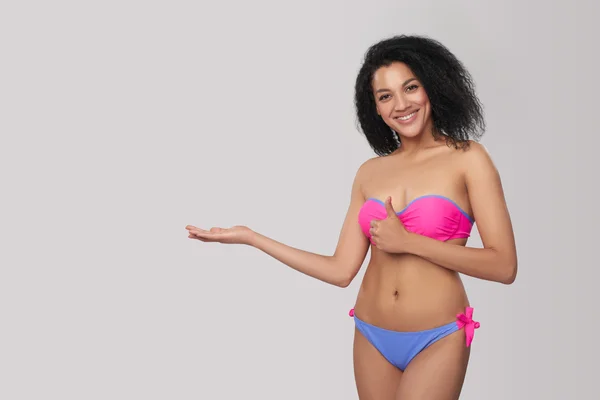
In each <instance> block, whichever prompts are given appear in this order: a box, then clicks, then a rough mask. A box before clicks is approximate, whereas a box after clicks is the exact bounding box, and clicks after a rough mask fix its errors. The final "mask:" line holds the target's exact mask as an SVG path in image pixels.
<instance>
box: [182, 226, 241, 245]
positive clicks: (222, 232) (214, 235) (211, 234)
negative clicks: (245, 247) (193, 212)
mask: <svg viewBox="0 0 600 400" xmlns="http://www.w3.org/2000/svg"><path fill="white" fill-rule="evenodd" d="M185 229H187V230H188V233H189V235H188V237H189V238H190V239H198V240H200V241H202V242H217V243H227V244H248V241H249V239H250V235H251V233H252V231H251V230H250V228H248V227H246V226H242V225H237V226H233V227H231V228H218V227H213V228H210V230H208V231H207V230H204V229H200V228H197V227H195V226H193V225H188V226H186V227H185Z"/></svg>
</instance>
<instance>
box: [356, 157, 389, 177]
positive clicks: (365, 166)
mask: <svg viewBox="0 0 600 400" xmlns="http://www.w3.org/2000/svg"><path fill="white" fill-rule="evenodd" d="M382 159H383V157H381V156H376V157H373V158H369V159H368V160H366V161H364V162H363V163H362V164H360V166H359V167H358V170H357V171H356V177H357V178H360V177H365V176H368V175H371V174H372V173H373V171H374V170H376V169H377V168H378V166H379V165H380V164H381V161H382Z"/></svg>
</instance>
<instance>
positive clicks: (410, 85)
mask: <svg viewBox="0 0 600 400" xmlns="http://www.w3.org/2000/svg"><path fill="white" fill-rule="evenodd" d="M372 87H373V96H374V98H375V105H376V107H377V113H378V114H379V115H380V116H381V118H383V120H384V121H385V123H386V124H387V125H388V126H389V127H390V128H392V129H393V130H394V131H396V132H398V134H400V136H404V137H416V136H418V135H420V134H421V133H423V132H425V131H430V130H431V104H430V103H429V97H428V96H427V93H425V89H424V88H423V86H422V85H421V82H419V81H418V80H417V77H416V76H415V75H414V74H413V73H412V71H411V70H410V68H409V67H408V65H406V64H404V63H400V62H395V63H393V64H391V65H389V66H387V67H381V68H379V69H378V70H377V71H376V72H375V74H374V75H373V82H372Z"/></svg>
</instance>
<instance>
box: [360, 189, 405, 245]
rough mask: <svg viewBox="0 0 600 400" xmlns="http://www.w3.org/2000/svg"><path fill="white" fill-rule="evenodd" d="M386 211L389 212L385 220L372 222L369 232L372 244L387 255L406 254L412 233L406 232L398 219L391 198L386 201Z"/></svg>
mask: <svg viewBox="0 0 600 400" xmlns="http://www.w3.org/2000/svg"><path fill="white" fill-rule="evenodd" d="M385 209H386V211H387V217H386V218H385V219H382V220H376V219H374V220H372V221H371V228H370V230H369V232H370V233H371V243H373V245H374V246H375V247H377V248H378V249H379V250H382V251H385V252H386V253H406V252H407V247H408V246H407V242H408V239H409V237H410V233H409V232H408V231H407V230H406V228H405V227H404V224H403V223H402V221H400V218H398V215H397V214H396V211H395V210H394V207H393V206H392V198H391V197H388V198H387V199H386V200H385Z"/></svg>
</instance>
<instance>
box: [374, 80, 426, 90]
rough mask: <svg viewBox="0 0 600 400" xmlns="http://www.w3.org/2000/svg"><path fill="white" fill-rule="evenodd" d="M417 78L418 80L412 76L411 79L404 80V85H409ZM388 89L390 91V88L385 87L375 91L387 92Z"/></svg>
mask: <svg viewBox="0 0 600 400" xmlns="http://www.w3.org/2000/svg"><path fill="white" fill-rule="evenodd" d="M416 80H417V78H410V79H407V80H406V81H404V83H403V84H402V86H406V85H408V84H409V83H410V82H412V81H416ZM387 91H389V89H385V88H384V89H379V90H377V91H376V92H375V94H377V93H379V92H387Z"/></svg>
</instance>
